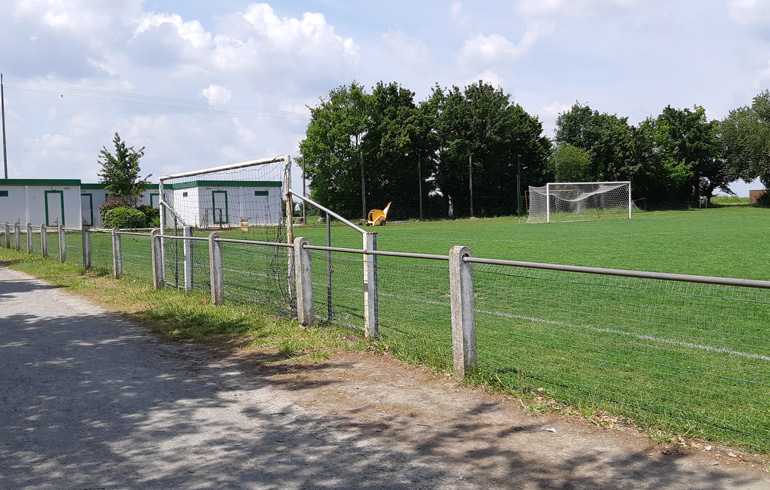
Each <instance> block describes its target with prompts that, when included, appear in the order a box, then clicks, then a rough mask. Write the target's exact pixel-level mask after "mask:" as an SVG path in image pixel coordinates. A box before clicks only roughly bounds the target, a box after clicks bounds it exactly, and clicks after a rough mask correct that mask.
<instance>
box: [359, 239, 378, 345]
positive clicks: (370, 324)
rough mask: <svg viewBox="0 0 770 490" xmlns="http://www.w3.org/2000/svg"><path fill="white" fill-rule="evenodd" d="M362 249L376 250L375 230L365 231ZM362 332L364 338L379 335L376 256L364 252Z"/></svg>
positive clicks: (373, 337)
mask: <svg viewBox="0 0 770 490" xmlns="http://www.w3.org/2000/svg"><path fill="white" fill-rule="evenodd" d="M363 237H364V250H377V232H372V231H367V232H366V233H364V235H363ZM364 323H365V326H364V332H365V334H366V338H371V339H378V338H379V337H380V321H379V294H378V291H377V256H376V255H370V254H364Z"/></svg>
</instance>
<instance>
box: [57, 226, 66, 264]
mask: <svg viewBox="0 0 770 490" xmlns="http://www.w3.org/2000/svg"><path fill="white" fill-rule="evenodd" d="M57 230H58V232H59V261H60V262H61V263H62V264H63V263H65V262H67V235H66V234H65V233H64V225H59V227H58V228H57Z"/></svg>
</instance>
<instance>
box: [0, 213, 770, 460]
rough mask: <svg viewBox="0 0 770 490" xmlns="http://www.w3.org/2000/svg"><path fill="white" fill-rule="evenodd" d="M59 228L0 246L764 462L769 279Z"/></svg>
mask: <svg viewBox="0 0 770 490" xmlns="http://www.w3.org/2000/svg"><path fill="white" fill-rule="evenodd" d="M57 231H58V233H59V237H62V236H63V237H64V238H63V239H62V240H64V241H63V242H62V241H60V240H59V239H54V236H53V235H52V234H51V232H49V231H48V230H46V229H45V227H38V228H34V227H27V226H18V225H17V226H12V225H8V224H6V226H5V227H4V228H3V227H0V246H5V247H10V248H16V247H17V244H19V246H18V248H19V249H20V250H24V247H25V243H29V242H30V240H29V238H30V236H34V237H35V238H34V239H33V240H31V242H32V244H33V249H34V251H37V250H39V249H38V248H34V245H35V244H36V243H38V242H39V243H40V244H41V248H42V245H43V243H44V242H47V251H48V256H49V257H56V253H55V251H56V246H57V245H56V244H58V243H65V247H64V251H65V252H66V254H65V255H63V257H64V259H63V260H67V261H79V262H80V263H83V265H84V267H91V268H95V269H98V270H100V271H104V272H109V273H111V274H113V275H115V276H116V277H121V276H122V277H125V278H129V279H133V280H144V281H150V280H153V281H154V282H155V284H156V287H169V286H171V287H178V288H180V289H188V290H189V289H201V290H206V291H209V292H210V294H211V298H212V303H214V304H223V303H232V304H236V303H237V304H256V305H260V306H263V307H268V308H270V309H271V310H273V311H276V312H279V313H281V314H285V315H292V316H297V317H298V318H299V319H300V321H302V322H303V323H306V324H313V323H315V322H334V323H338V324H343V325H347V326H350V327H354V328H359V329H364V330H365V331H366V333H367V334H368V335H371V336H376V337H377V338H379V340H380V341H381V342H383V343H384V344H385V345H387V347H388V349H389V350H391V351H392V352H395V353H396V354H397V355H399V356H400V357H402V358H406V359H408V360H410V361H412V362H420V363H425V364H427V365H430V366H432V367H434V368H436V369H443V370H446V371H454V372H455V373H456V375H457V376H459V377H462V376H465V375H467V374H469V373H473V374H474V375H481V376H483V379H486V380H490V381H492V382H495V383H499V384H500V385H501V386H502V387H505V388H507V389H511V390H514V391H515V392H519V393H521V392H525V393H534V394H535V396H542V397H544V398H545V399H546V400H550V402H549V403H551V405H552V406H555V407H556V408H559V407H561V406H562V405H561V404H569V405H571V406H573V407H576V408H578V409H580V410H583V411H596V410H606V411H608V412H611V413H613V414H616V415H620V416H625V417H628V418H630V419H632V420H634V421H635V422H636V423H637V424H640V425H642V426H653V427H657V428H661V429H664V430H670V431H674V432H678V433H681V434H685V435H687V436H700V437H704V438H707V439H713V440H716V441H721V442H727V443H731V444H734V445H739V446H741V447H745V448H748V449H751V450H755V451H758V452H764V453H767V452H770V413H769V412H768V410H767V406H768V405H769V404H770V335H768V328H770V281H754V280H741V279H728V278H713V277H701V276H687V275H677V274H661V273H649V272H639V271H618V270H611V269H596V268H585V267H575V266H564V265H552V264H533V263H526V262H515V261H503V260H495V259H485V258H477V257H473V256H472V253H471V250H469V249H467V248H464V247H454V248H453V249H452V250H451V251H450V253H449V254H448V255H425V254H408V253H398V252H388V251H378V250H376V247H368V248H367V249H366V250H364V249H345V248H338V247H329V246H318V245H311V244H309V243H308V242H307V240H304V239H301V238H298V239H296V240H295V243H294V244H293V245H290V244H285V243H271V242H257V241H247V240H233V239H228V238H223V237H221V236H219V234H217V233H214V234H210V235H209V236H208V237H201V236H197V237H195V236H192V232H191V231H188V232H187V233H186V236H167V235H161V234H160V233H159V232H157V231H155V232H154V233H152V234H148V233H137V232H127V231H119V230H111V231H105V230H99V231H98V232H94V231H93V230H92V231H89V230H85V231H83V232H81V233H75V232H74V231H68V230H63V229H61V228H60V229H59V230H57ZM25 234H26V235H27V236H26V237H25V238H26V239H22V236H23V235H25ZM44 236H45V237H47V239H46V240H43V237H44ZM375 244H376V242H375ZM78 246H79V247H80V248H79V249H78ZM76 249H77V250H76ZM30 253H32V250H30Z"/></svg>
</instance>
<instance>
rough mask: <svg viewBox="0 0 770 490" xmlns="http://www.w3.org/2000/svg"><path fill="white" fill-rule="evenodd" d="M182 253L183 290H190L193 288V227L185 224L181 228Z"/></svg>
mask: <svg viewBox="0 0 770 490" xmlns="http://www.w3.org/2000/svg"><path fill="white" fill-rule="evenodd" d="M182 236H184V239H183V240H182V254H183V255H184V290H185V291H192V288H193V270H194V269H193V265H194V264H193V241H192V240H190V238H192V236H193V227H192V226H185V227H184V228H183V229H182Z"/></svg>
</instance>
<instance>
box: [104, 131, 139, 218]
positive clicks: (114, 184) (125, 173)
mask: <svg viewBox="0 0 770 490" xmlns="http://www.w3.org/2000/svg"><path fill="white" fill-rule="evenodd" d="M112 142H113V144H114V145H115V154H114V155H113V154H112V153H110V151H109V150H107V148H106V147H102V150H101V151H100V152H99V158H98V162H99V164H100V165H101V166H102V170H101V171H100V172H99V174H98V175H99V177H100V178H101V180H100V182H101V183H102V184H106V186H105V187H106V189H107V190H108V191H110V192H111V193H112V194H114V195H115V196H117V197H123V198H126V199H127V200H128V201H129V202H130V203H131V204H132V205H135V204H136V202H137V201H138V200H139V198H141V196H142V186H144V185H145V184H147V183H148V179H149V178H150V177H151V176H152V174H150V175H147V176H146V177H145V178H140V177H139V172H140V171H141V169H140V168H139V159H140V158H142V157H143V156H144V147H142V148H140V149H139V150H134V147H133V146H130V147H129V146H126V143H125V142H124V141H123V140H122V139H121V138H120V135H119V134H118V133H117V131H116V132H115V137H114V138H113V139H112Z"/></svg>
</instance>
